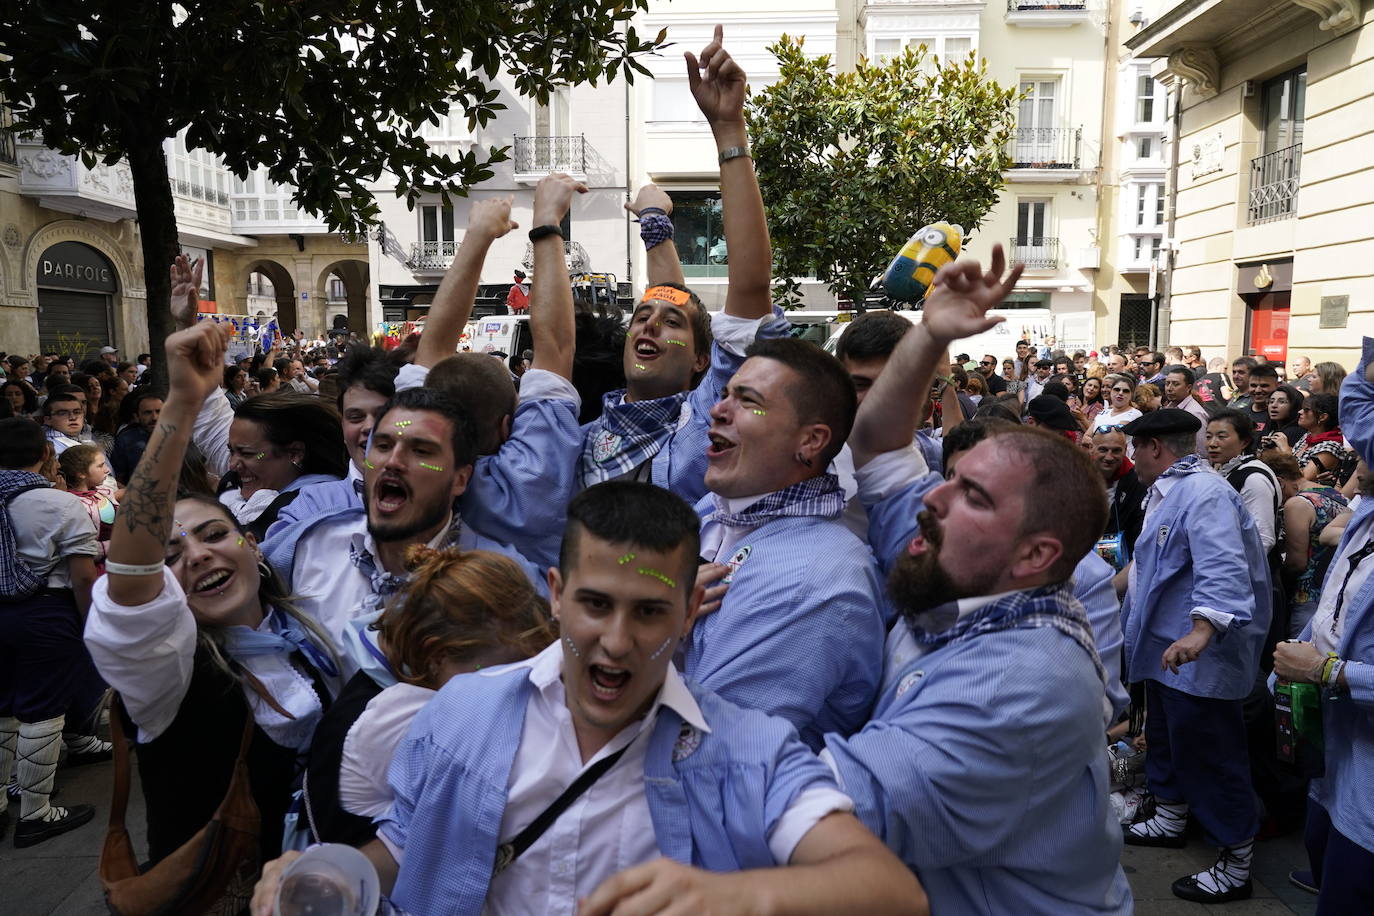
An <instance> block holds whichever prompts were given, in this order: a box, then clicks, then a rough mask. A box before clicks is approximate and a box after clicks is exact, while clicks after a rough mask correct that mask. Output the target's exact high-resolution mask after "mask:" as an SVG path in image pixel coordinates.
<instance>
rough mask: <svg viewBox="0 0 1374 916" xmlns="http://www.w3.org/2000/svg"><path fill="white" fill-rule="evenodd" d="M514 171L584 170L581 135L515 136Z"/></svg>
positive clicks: (584, 154)
mask: <svg viewBox="0 0 1374 916" xmlns="http://www.w3.org/2000/svg"><path fill="white" fill-rule="evenodd" d="M515 171H516V172H517V173H532V172H577V173H579V174H586V172H587V144H586V141H585V139H584V138H583V137H580V136H578V137H516V138H515Z"/></svg>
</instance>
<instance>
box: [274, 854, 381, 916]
mask: <svg viewBox="0 0 1374 916" xmlns="http://www.w3.org/2000/svg"><path fill="white" fill-rule="evenodd" d="M380 900H381V880H380V879H379V878H378V877H377V869H376V868H374V867H373V865H372V863H371V862H370V861H368V858H367V856H365V855H363V854H362V853H361V852H359V851H358V850H356V849H354V848H353V847H352V846H345V845H343V844H342V843H325V844H323V845H320V846H312V847H310V848H309V849H307V850H306V851H305V852H304V853H303V854H302V855H301V857H300V858H299V859H297V860H296V861H294V862H292V863H291V865H290V867H288V868H287V869H286V872H285V873H284V874H283V875H282V878H281V886H280V887H278V888H277V901H276V904H275V907H274V909H273V911H272V912H273V914H274V916H373V914H375V913H376V911H377V904H378V902H379V901H380Z"/></svg>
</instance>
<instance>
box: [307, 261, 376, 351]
mask: <svg viewBox="0 0 1374 916" xmlns="http://www.w3.org/2000/svg"><path fill="white" fill-rule="evenodd" d="M367 286H368V273H367V262H366V261H359V260H355V259H352V258H349V259H345V260H342V261H335V262H334V263H332V264H330V265H329V266H327V267H326V268H325V269H324V270H322V271H320V276H319V286H318V288H319V289H320V290H321V291H322V292H323V293H324V305H323V309H324V311H323V313H322V315H323V318H324V321H323V324H324V325H325V326H333V324H334V317H335V316H336V315H337V314H338V313H339V311H340V309H341V308H342V312H343V314H344V315H346V316H347V322H348V329H349V330H350V331H357V332H358V333H359V334H364V333H366V332H367V329H368V328H367V323H368V321H367Z"/></svg>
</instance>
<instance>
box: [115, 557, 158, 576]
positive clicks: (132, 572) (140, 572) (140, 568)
mask: <svg viewBox="0 0 1374 916" xmlns="http://www.w3.org/2000/svg"><path fill="white" fill-rule="evenodd" d="M166 568H167V567H166V564H163V563H146V564H137V563H116V562H115V561H114V560H106V561H105V571H106V572H107V573H114V574H115V575H117V576H156V575H158V574H159V573H161V572H162V571H163V570H164V569H166Z"/></svg>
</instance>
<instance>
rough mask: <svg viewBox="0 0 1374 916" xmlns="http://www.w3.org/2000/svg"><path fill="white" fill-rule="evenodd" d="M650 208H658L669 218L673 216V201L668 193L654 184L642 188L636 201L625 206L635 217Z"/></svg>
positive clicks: (636, 196)
mask: <svg viewBox="0 0 1374 916" xmlns="http://www.w3.org/2000/svg"><path fill="white" fill-rule="evenodd" d="M650 207H657V208H658V209H660V210H662V211H663V212H664V213H666V214H668V215H669V216H672V215H673V199H672V198H671V197H669V196H668V192H667V191H664V190H663V189H662V188H660V187H659V186H658V185H656V184H652V183H651V184H646V185H645V186H644V187H642V188H640V189H639V193H638V194H636V195H635V199H634V200H632V201H630V202H629V203H628V204H626V205H625V209H626V210H629V211H630V212H631V213H633V214H634V215H635V216H638V215H639V214H640V213H641V212H642V211H644V210H647V209H649V208H650Z"/></svg>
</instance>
